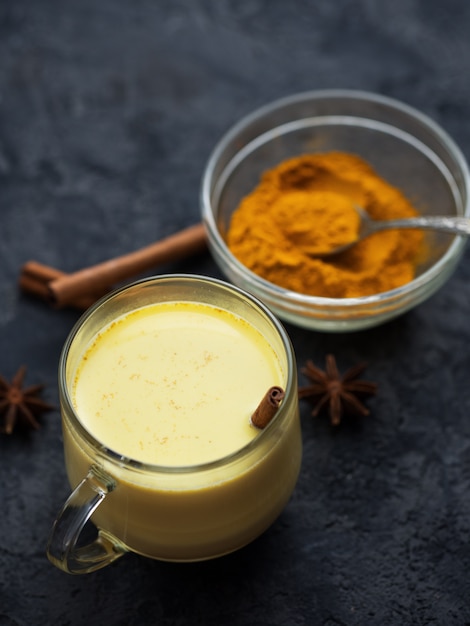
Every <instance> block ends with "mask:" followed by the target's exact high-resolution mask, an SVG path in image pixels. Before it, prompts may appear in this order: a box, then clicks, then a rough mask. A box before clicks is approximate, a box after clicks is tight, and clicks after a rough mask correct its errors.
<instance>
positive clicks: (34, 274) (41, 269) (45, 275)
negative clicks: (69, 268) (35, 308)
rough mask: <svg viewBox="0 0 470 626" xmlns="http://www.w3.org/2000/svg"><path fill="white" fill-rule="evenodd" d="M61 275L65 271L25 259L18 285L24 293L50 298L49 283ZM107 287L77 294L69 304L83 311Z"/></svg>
mask: <svg viewBox="0 0 470 626" xmlns="http://www.w3.org/2000/svg"><path fill="white" fill-rule="evenodd" d="M62 276H65V272H61V271H60V270H58V269H56V268H55V267H51V266H50V265H44V264H43V263H38V262H37V261H27V262H26V263H25V264H24V265H23V267H22V268H21V273H20V278H19V286H20V288H21V289H22V290H23V291H25V292H26V293H30V294H32V295H34V296H38V297H39V298H41V299H42V300H50V291H49V283H50V282H51V281H52V280H55V279H56V278H60V277H62ZM109 289H110V288H108V289H106V290H105V289H103V290H101V291H100V292H96V293H87V294H85V295H83V296H79V297H78V298H76V299H75V300H73V301H72V302H70V306H73V307H74V308H77V309H80V310H82V311H83V310H85V309H87V308H88V307H89V306H91V305H92V304H93V303H94V302H96V301H97V300H98V298H101V296H103V295H104V294H105V293H106V291H109Z"/></svg>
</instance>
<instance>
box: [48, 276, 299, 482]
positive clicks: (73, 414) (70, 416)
mask: <svg viewBox="0 0 470 626" xmlns="http://www.w3.org/2000/svg"><path fill="white" fill-rule="evenodd" d="M178 281H181V282H183V281H188V282H193V283H201V282H205V283H210V284H212V285H215V286H216V287H217V288H219V289H225V290H227V291H230V292H232V293H234V294H235V295H236V296H238V297H239V298H240V299H245V300H248V301H249V302H250V303H251V305H252V306H253V307H254V308H255V309H257V310H258V312H259V313H261V314H262V315H264V317H265V318H266V319H267V321H268V322H269V323H270V324H271V325H272V326H273V327H274V330H275V331H276V333H277V334H278V336H279V338H280V339H281V342H282V346H283V348H284V352H285V355H286V361H287V371H286V389H285V400H284V401H283V402H282V404H281V406H280V407H279V409H278V410H277V411H276V414H275V415H274V417H273V418H272V419H271V420H270V422H269V423H268V424H267V426H266V427H265V428H263V429H260V431H259V433H258V434H257V435H256V436H255V437H254V438H253V439H252V440H251V441H249V442H248V443H247V444H245V445H244V446H243V447H241V448H239V449H238V450H235V451H234V452H231V453H230V454H227V455H225V456H222V457H220V458H217V459H215V460H212V461H208V462H204V463H196V464H192V465H174V466H173V465H159V464H154V463H146V462H144V461H138V460H137V459H133V458H131V457H127V456H125V455H123V454H120V453H119V452H116V451H115V450H113V449H112V448H110V447H108V446H106V445H105V444H104V443H103V442H101V441H100V440H99V439H97V438H96V437H95V436H94V435H92V433H91V432H90V431H89V430H88V429H87V428H86V427H85V426H84V425H83V423H82V421H81V420H80V418H79V416H78V414H77V411H76V410H75V408H74V406H73V403H72V399H71V396H70V393H69V386H68V384H67V379H66V371H67V359H68V354H69V352H70V349H71V347H72V344H73V342H74V340H75V338H76V336H77V334H78V332H79V330H80V329H81V328H82V326H83V325H84V324H85V323H86V322H87V321H88V320H89V319H90V318H91V317H92V316H93V315H94V314H95V313H96V312H97V311H98V309H100V308H101V307H103V306H106V304H107V303H108V302H109V301H111V300H113V299H115V298H116V297H117V296H119V294H121V293H122V292H125V291H129V290H130V289H136V288H138V287H139V286H142V285H145V284H148V283H159V282H178ZM194 301H195V302H196V300H194ZM137 308H140V307H137ZM130 312H131V310H130V311H128V313H130ZM295 372H296V362H295V357H294V350H293V347H292V343H291V341H290V338H289V335H288V334H287V331H286V330H285V328H284V326H283V325H282V323H281V322H280V320H279V319H278V318H277V317H276V316H275V315H274V313H273V312H272V311H271V310H270V309H269V308H268V307H267V306H266V305H265V304H264V303H263V302H261V301H260V300H258V298H256V297H255V296H253V295H252V294H250V293H248V292H247V291H245V290H244V289H241V288H240V287H238V286H236V285H232V284H231V283H228V282H226V281H224V280H220V279H218V278H213V277H208V276H203V275H198V274H185V273H174V274H162V275H158V276H149V277H146V278H142V279H139V280H136V281H133V282H131V283H127V284H125V285H123V286H121V287H118V288H117V289H114V290H113V291H111V292H109V293H107V294H106V295H105V296H103V297H102V298H100V299H99V300H97V301H96V302H95V303H94V304H93V305H91V306H90V307H89V308H88V309H87V310H86V311H85V312H84V313H83V314H82V315H81V316H80V317H79V319H78V320H77V321H76V322H75V324H74V325H73V327H72V329H71V330H70V332H69V334H68V336H67V339H66V340H65V343H64V345H63V348H62V350H61V354H60V358H59V366H58V386H59V399H60V404H61V405H62V404H64V406H63V407H62V406H61V413H62V419H63V420H64V419H66V420H67V421H69V422H70V423H71V425H72V427H73V428H74V429H75V431H77V432H78V434H79V435H80V437H82V438H83V439H84V440H85V441H86V442H87V444H88V445H90V446H91V447H92V448H93V449H94V450H95V452H97V453H99V454H100V456H104V457H105V458H106V461H108V462H111V463H112V464H114V465H117V466H119V467H120V468H125V469H130V470H134V471H135V470H137V471H142V472H151V473H165V474H194V473H199V472H203V471H208V470H213V469H217V468H220V467H222V466H225V465H229V464H231V463H233V462H236V461H238V460H239V459H241V458H244V457H246V456H248V455H249V454H250V453H251V452H253V451H254V450H255V449H257V448H258V447H259V446H260V445H261V444H262V442H263V441H264V440H265V439H266V438H267V437H268V436H269V434H270V433H272V432H273V431H274V430H275V429H276V427H277V426H278V425H279V423H280V422H282V421H283V418H284V417H285V414H286V412H287V408H288V404H289V402H288V400H290V399H291V396H292V394H293V393H294V392H295V384H296V379H295V377H294V373H295Z"/></svg>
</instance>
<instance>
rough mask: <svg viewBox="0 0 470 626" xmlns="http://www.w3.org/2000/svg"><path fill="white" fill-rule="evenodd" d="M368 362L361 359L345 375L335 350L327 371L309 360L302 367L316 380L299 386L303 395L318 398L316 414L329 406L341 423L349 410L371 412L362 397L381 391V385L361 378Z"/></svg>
mask: <svg viewBox="0 0 470 626" xmlns="http://www.w3.org/2000/svg"><path fill="white" fill-rule="evenodd" d="M366 365H367V364H366V363H360V364H358V365H356V366H355V367H352V368H351V369H349V370H347V372H345V373H344V374H343V376H341V375H340V373H339V371H338V367H337V365H336V359H335V357H334V356H333V355H332V354H328V355H327V357H326V368H325V371H323V370H321V369H320V368H318V367H317V366H316V365H314V363H313V362H312V361H311V360H309V361H307V363H306V364H305V367H304V368H302V370H301V371H302V372H303V373H304V374H305V376H307V377H308V378H310V380H311V381H312V384H310V385H307V386H305V387H299V398H310V397H311V398H313V399H315V400H316V404H315V406H314V408H313V411H312V415H313V416H315V417H316V416H317V415H318V414H319V413H320V412H321V410H322V409H324V408H327V407H328V413H329V416H330V421H331V423H332V424H333V426H337V425H338V424H339V423H340V422H341V418H342V417H343V415H344V414H346V413H352V414H354V415H360V416H365V415H369V409H368V408H367V407H365V406H364V404H363V403H362V402H361V400H360V398H362V397H363V396H371V395H374V394H375V393H376V392H377V385H376V383H373V382H370V381H368V380H359V379H358V377H359V376H360V375H361V374H362V372H363V371H364V369H365V368H366Z"/></svg>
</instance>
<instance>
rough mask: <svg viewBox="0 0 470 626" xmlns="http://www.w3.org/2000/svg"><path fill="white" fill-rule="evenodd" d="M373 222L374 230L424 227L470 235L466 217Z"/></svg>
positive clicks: (469, 220) (417, 218)
mask: <svg viewBox="0 0 470 626" xmlns="http://www.w3.org/2000/svg"><path fill="white" fill-rule="evenodd" d="M373 224H374V225H373V230H374V231H378V230H388V229H390V228H426V229H429V230H439V231H441V232H444V233H454V234H456V235H466V236H469V235H470V219H469V218H468V217H445V216H431V217H412V218H407V219H402V220H385V221H383V222H375V221H374V222H373Z"/></svg>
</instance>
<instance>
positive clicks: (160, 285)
mask: <svg viewBox="0 0 470 626" xmlns="http://www.w3.org/2000/svg"><path fill="white" fill-rule="evenodd" d="M160 303H170V304H171V303H200V304H202V305H209V306H211V307H216V308H219V309H222V310H225V311H228V312H229V313H231V314H232V315H234V316H237V317H238V318H241V319H242V320H244V321H245V322H247V323H248V324H249V325H251V327H254V328H255V329H256V331H257V332H259V333H260V335H261V336H262V337H263V338H264V339H265V340H266V341H267V342H268V343H269V345H270V346H271V348H272V350H273V355H275V358H277V359H278V362H279V365H280V368H281V370H282V372H283V378H284V381H283V382H284V390H285V397H284V399H283V401H282V403H281V405H280V407H279V408H278V410H277V412H276V413H275V415H274V417H273V419H272V420H271V421H270V422H269V423H268V425H267V426H266V427H265V428H264V429H263V430H260V431H259V433H257V434H256V436H255V437H254V438H253V439H251V441H249V442H248V443H246V444H244V445H243V446H242V447H241V448H240V449H238V450H235V451H234V452H230V453H228V454H226V455H225V456H223V457H222V458H218V459H216V460H213V461H210V462H204V463H199V464H193V465H181V466H173V465H170V464H168V465H167V466H164V465H152V464H148V463H143V462H140V461H137V460H135V459H133V458H128V457H125V456H123V455H122V454H120V453H118V452H117V451H115V450H113V449H111V448H110V447H108V446H107V445H106V441H103V437H101V441H99V440H98V439H97V438H95V436H93V435H92V434H91V433H90V432H89V430H88V429H87V428H86V427H85V426H84V424H83V422H82V421H81V419H80V415H79V414H77V410H76V409H75V408H74V405H73V403H72V385H73V383H74V377H75V376H76V371H77V367H78V364H79V362H80V361H81V359H82V358H83V355H84V353H85V352H86V350H87V347H88V346H89V345H90V344H91V343H92V342H93V341H94V339H95V338H96V336H97V334H98V333H100V332H101V331H102V330H103V329H105V328H106V327H109V325H110V324H111V323H112V322H113V321H115V320H116V319H119V318H122V317H123V316H126V315H127V314H130V313H132V312H134V311H136V310H141V309H142V307H147V306H149V305H150V306H151V305H154V304H160ZM103 392H104V390H103ZM59 394H60V403H61V412H62V429H63V439H64V454H65V464H66V470H67V475H68V479H69V482H70V485H71V487H72V489H73V492H72V494H71V495H70V496H69V498H68V500H67V501H66V503H65V505H64V506H63V508H62V510H61V511H60V513H59V515H58V517H57V519H56V521H55V522H54V525H53V528H52V531H51V536H50V538H49V543H48V546H47V555H48V558H49V559H50V561H51V562H52V563H53V564H54V565H56V566H57V567H59V568H60V569H62V570H64V571H66V572H68V573H74V574H79V573H87V572H91V571H94V570H97V569H99V568H101V567H104V566H105V565H107V564H109V563H111V562H112V561H114V560H115V559H117V558H119V557H120V556H122V555H123V554H125V553H126V552H127V551H133V552H135V553H138V554H141V555H143V556H146V557H150V558H154V559H160V560H167V561H198V560H204V559H210V558H215V557H218V556H222V555H224V554H227V553H230V552H232V551H235V550H237V549H239V548H241V547H243V546H245V545H246V544H248V543H250V542H251V541H252V540H254V539H255V538H256V537H258V536H259V535H260V534H261V533H263V532H264V531H265V530H266V529H267V528H268V527H269V526H270V525H271V524H272V522H273V521H274V520H275V519H276V518H277V517H278V515H279V514H280V512H281V511H282V510H283V508H284V507H285V505H286V504H287V502H288V500H289V498H290V496H291V494H292V492H293V490H294V487H295V484H296V482H297V478H298V474H299V470H300V463H301V456H302V443H301V432H300V422H299V411H298V399H297V372H296V364H295V359H294V354H293V349H292V346H291V343H290V340H289V338H288V336H287V334H286V332H285V330H284V329H283V327H282V325H281V324H280V323H279V322H278V320H277V319H276V318H275V317H274V315H273V314H272V313H271V312H270V311H269V310H268V309H267V308H266V307H265V306H264V305H263V304H262V303H260V302H259V301H258V300H256V299H255V298H253V297H252V296H251V295H249V294H248V293H245V292H244V291H242V290H240V289H238V288H236V287H233V286H231V285H228V284H227V283H224V282H222V281H219V280H216V279H209V278H206V277H199V276H189V275H183V274H180V275H167V276H160V277H153V278H148V279H144V280H141V281H138V282H135V283H133V284H131V285H128V286H126V287H123V288H121V289H118V290H117V291H115V292H113V293H111V294H109V295H108V296H106V297H105V298H103V299H101V300H100V301H99V302H97V303H96V304H95V305H93V306H92V307H91V308H90V309H89V310H88V311H87V312H86V313H85V314H84V315H83V316H82V317H81V318H80V320H79V321H78V322H77V324H76V325H75V327H74V328H73V329H72V331H71V333H70V335H69V337H68V339H67V341H66V343H65V345H64V348H63V350H62V354H61V357H60V363H59ZM234 401H235V402H236V398H235V400H234ZM90 520H91V521H92V522H93V524H94V526H95V527H96V529H97V533H95V536H94V537H91V538H89V537H88V533H87V530H88V528H89V524H88V522H89V521H90ZM85 527H86V528H85Z"/></svg>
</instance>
